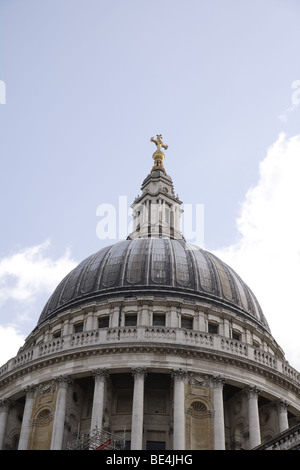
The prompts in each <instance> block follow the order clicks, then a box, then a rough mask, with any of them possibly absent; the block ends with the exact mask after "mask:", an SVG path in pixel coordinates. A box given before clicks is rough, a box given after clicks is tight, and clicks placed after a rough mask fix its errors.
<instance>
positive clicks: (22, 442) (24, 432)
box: [18, 386, 36, 450]
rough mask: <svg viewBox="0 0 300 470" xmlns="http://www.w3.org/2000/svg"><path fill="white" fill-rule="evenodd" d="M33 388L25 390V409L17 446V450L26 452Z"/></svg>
mask: <svg viewBox="0 0 300 470" xmlns="http://www.w3.org/2000/svg"><path fill="white" fill-rule="evenodd" d="M35 388H36V387H35V386H29V387H27V388H26V390H25V393H26V402H25V408H24V413H23V419H22V427H21V433H20V439H19V446H18V449H19V450H27V447H28V439H29V432H30V420H31V415H32V409H33V400H34V392H35Z"/></svg>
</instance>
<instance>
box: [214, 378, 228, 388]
mask: <svg viewBox="0 0 300 470" xmlns="http://www.w3.org/2000/svg"><path fill="white" fill-rule="evenodd" d="M224 383H225V379H224V378H223V377H221V376H220V375H218V376H216V377H213V378H212V384H213V387H214V388H221V389H223V386H224Z"/></svg>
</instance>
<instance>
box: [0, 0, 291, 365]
mask: <svg viewBox="0 0 300 470" xmlns="http://www.w3.org/2000/svg"><path fill="white" fill-rule="evenodd" d="M299 20H300V2H299V1H298V0H259V1H258V0H251V1H246V0H185V1H182V0H159V1H158V0H151V1H149V0H148V1H146V0H88V1H86V0H43V1H42V2H41V1H40V0H0V164H1V169H0V197H1V206H0V207H1V235H0V237H1V238H0V241H1V243H0V364H4V363H5V362H6V361H7V360H8V359H10V358H11V357H13V356H15V355H16V353H17V351H18V349H19V347H20V346H22V344H23V342H24V339H25V338H26V337H27V336H28V335H29V334H30V332H31V331H32V330H33V328H34V327H35V325H36V323H37V321H38V318H39V316H40V313H41V311H42V309H43V306H44V304H45V303H46V301H47V300H48V298H49V296H50V295H51V293H52V292H53V290H54V289H55V287H56V285H57V284H58V283H59V281H60V280H61V279H62V278H63V277H64V276H65V275H66V274H67V273H68V272H69V271H70V270H71V269H72V268H73V267H75V266H76V265H77V264H78V263H79V262H80V261H82V260H83V259H85V258H86V257H88V256H89V255H91V254H93V253H95V252H96V251H98V250H100V249H101V248H102V247H104V246H106V245H111V244H114V243H116V242H117V241H119V240H120V239H124V238H126V236H127V232H129V228H130V220H131V219H130V210H129V207H130V205H131V203H132V202H133V200H134V198H135V197H136V196H137V195H138V194H139V193H140V186H141V183H142V181H143V180H144V178H145V177H146V176H147V174H148V173H149V172H150V170H151V167H152V163H153V160H152V154H153V152H154V150H155V146H154V144H153V143H152V142H150V138H151V137H152V136H156V135H157V134H162V135H163V141H164V142H165V143H166V144H167V145H168V149H167V150H166V152H165V155H166V158H165V168H166V170H167V173H168V174H169V175H170V176H171V177H172V180H173V183H174V188H175V192H176V193H178V195H179V197H180V199H181V200H182V201H183V202H184V206H185V214H188V213H189V210H191V211H192V213H193V214H194V215H193V219H192V224H193V225H192V227H190V226H188V225H187V222H185V219H184V216H183V231H184V229H186V231H187V232H188V237H186V238H187V241H189V242H191V243H199V244H200V246H202V247H203V248H205V249H206V250H208V251H211V252H213V253H216V254H217V255H218V256H219V257H220V258H221V259H222V260H223V261H225V262H226V263H228V264H229V265H230V266H232V268H233V269H235V270H236V271H237V272H238V274H239V275H240V276H241V277H242V279H243V280H244V281H245V282H246V283H247V284H248V285H249V286H250V288H251V289H252V290H253V291H254V293H255V295H256V297H257V298H258V300H259V302H260V304H261V306H262V308H263V311H264V314H265V316H266V318H267V320H268V323H269V325H270V328H271V331H272V334H273V336H274V338H275V339H276V341H277V342H278V344H279V345H280V346H281V347H282V348H283V350H284V351H285V354H286V359H287V360H288V361H289V363H290V364H291V365H292V366H293V367H295V368H296V369H298V370H300V346H299V327H300V306H299V302H298V288H299V287H298V286H299V279H300V223H299V203H300V188H299V175H300V127H299V124H300V60H299V57H300V50H299V44H300V28H299ZM108 209H109V210H110V221H111V217H115V222H116V224H115V225H114V224H113V225H110V227H109V230H107V231H105V230H103V225H102V226H101V227H102V230H99V223H100V225H101V222H103V220H104V214H105V211H108ZM198 209H199V211H200V212H199V211H198ZM107 213H108V212H107ZM200 213H201V214H202V215H201V217H200V215H199V214H200ZM198 215H199V217H198ZM186 221H187V218H186ZM127 226H128V227H127ZM195 232H197V233H195ZM199 233H200V235H201V236H200V237H199V236H198V235H199ZM185 235H186V233H185Z"/></svg>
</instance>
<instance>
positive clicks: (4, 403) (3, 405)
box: [0, 398, 12, 411]
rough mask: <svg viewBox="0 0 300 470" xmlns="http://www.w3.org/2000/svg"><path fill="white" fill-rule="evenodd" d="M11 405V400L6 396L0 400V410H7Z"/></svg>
mask: <svg viewBox="0 0 300 470" xmlns="http://www.w3.org/2000/svg"><path fill="white" fill-rule="evenodd" d="M11 406H12V402H11V401H10V400H9V399H8V398H2V399H1V400H0V411H8V410H9V409H10V408H11Z"/></svg>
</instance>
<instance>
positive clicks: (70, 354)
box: [0, 342, 300, 397]
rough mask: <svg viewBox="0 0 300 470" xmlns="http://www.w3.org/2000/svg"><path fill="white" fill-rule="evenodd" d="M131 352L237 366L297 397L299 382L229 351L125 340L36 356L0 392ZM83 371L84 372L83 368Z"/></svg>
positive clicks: (0, 382) (4, 382) (5, 379)
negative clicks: (73, 365)
mask: <svg viewBox="0 0 300 470" xmlns="http://www.w3.org/2000/svg"><path fill="white" fill-rule="evenodd" d="M130 353H134V354H135V355H137V354H145V353H147V354H148V355H149V353H152V354H158V355H161V354H164V355H169V356H170V355H172V356H174V357H181V358H185V359H186V360H187V359H198V360H201V359H203V360H205V361H209V362H212V363H213V364H218V365H226V366H230V367H233V368H236V369H242V370H243V371H248V372H249V373H251V374H255V375H257V376H259V378H260V379H261V378H264V379H265V380H267V381H268V382H270V383H272V384H274V385H276V386H279V387H282V388H284V389H289V390H290V391H291V392H293V393H294V394H295V395H296V396H297V397H300V385H298V384H297V383H295V381H293V380H291V379H289V378H288V377H286V376H285V375H283V374H282V373H281V372H278V371H275V370H273V369H271V368H270V367H268V366H266V365H264V364H259V363H256V362H254V361H251V360H249V359H248V358H242V357H237V356H235V355H233V354H230V353H226V352H220V351H214V350H208V349H205V348H199V347H192V346H185V345H176V344H159V343H145V342H142V343H131V342H128V343H122V344H118V343H111V344H105V345H98V346H95V345H93V346H90V347H89V346H85V347H84V348H83V347H78V348H75V349H70V350H67V351H63V352H57V353H55V354H51V355H48V356H47V357H43V358H39V359H35V360H33V361H30V362H28V363H26V364H24V365H22V366H19V367H17V368H15V369H14V370H12V371H10V372H8V373H6V374H5V375H4V376H3V377H2V378H1V379H0V391H3V390H5V389H6V388H7V387H9V385H10V384H12V383H14V382H15V381H16V380H18V379H20V378H25V377H26V375H27V374H32V373H34V372H37V371H43V370H46V369H48V368H50V367H53V365H57V366H59V365H65V364H66V363H68V362H70V361H76V360H77V359H80V360H82V359H84V358H89V357H92V356H105V355H117V354H120V355H124V354H130ZM147 363H148V361H147ZM120 365H121V363H120ZM168 366H169V368H170V371H171V370H172V369H173V367H174V364H172V361H169V363H168V364H165V365H164V366H163V368H164V369H168ZM119 367H120V366H118V368H119ZM122 367H124V365H123V364H122ZM128 367H129V366H128ZM64 369H65V368H64ZM82 371H84V369H83V370H82ZM189 371H191V372H195V373H202V372H203V371H202V370H201V364H199V369H198V368H194V370H193V369H190V368H189ZM58 372H59V370H58ZM76 373H79V370H76ZM91 374H92V371H91ZM70 375H72V373H70ZM222 375H223V376H224V377H225V379H231V380H232V376H231V374H230V373H228V372H226V371H224V370H222ZM235 380H237V379H235ZM238 381H239V382H240V383H241V384H243V383H244V384H246V383H248V380H247V379H244V378H243V377H240V379H239V380H238ZM23 388H24V386H23V385H22V386H20V389H23ZM1 395H2V393H1ZM3 396H4V395H3Z"/></svg>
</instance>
